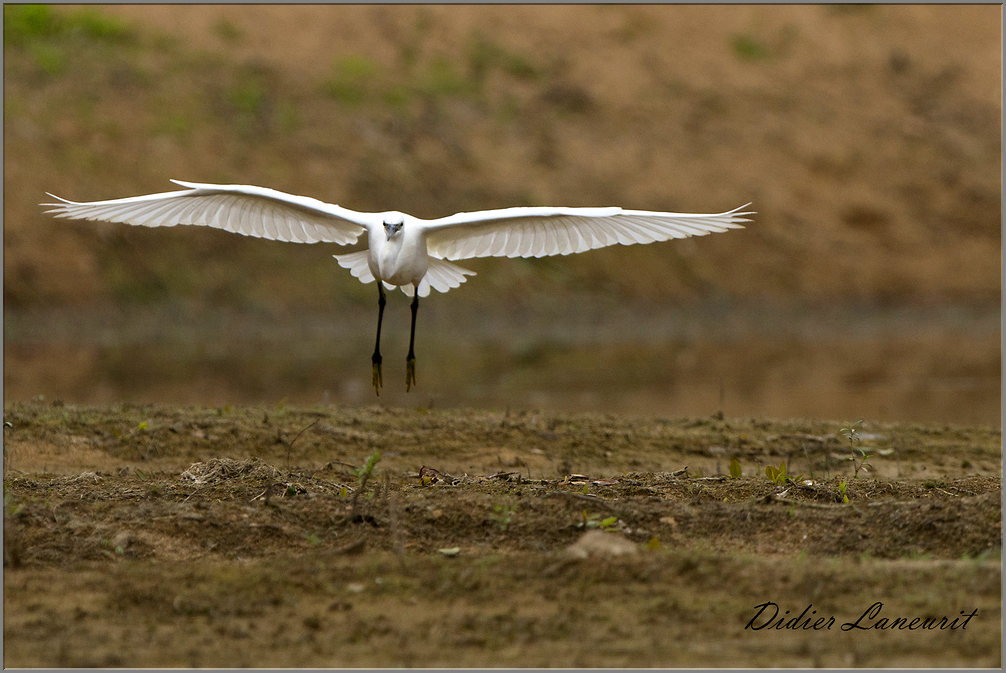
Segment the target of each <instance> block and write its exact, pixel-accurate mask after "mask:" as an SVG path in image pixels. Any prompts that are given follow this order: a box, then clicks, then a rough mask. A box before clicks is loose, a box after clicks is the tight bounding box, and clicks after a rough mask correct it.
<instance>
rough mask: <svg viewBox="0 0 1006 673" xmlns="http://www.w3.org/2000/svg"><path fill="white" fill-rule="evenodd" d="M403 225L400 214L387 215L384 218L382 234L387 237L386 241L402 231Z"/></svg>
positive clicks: (403, 221)
mask: <svg viewBox="0 0 1006 673" xmlns="http://www.w3.org/2000/svg"><path fill="white" fill-rule="evenodd" d="M404 223H405V220H404V218H403V217H402V214H401V213H388V214H387V215H385V216H384V233H385V234H387V235H388V240H389V241H390V240H391V237H392V236H394V235H395V234H397V233H398V232H399V231H401V230H402V225H403V224H404Z"/></svg>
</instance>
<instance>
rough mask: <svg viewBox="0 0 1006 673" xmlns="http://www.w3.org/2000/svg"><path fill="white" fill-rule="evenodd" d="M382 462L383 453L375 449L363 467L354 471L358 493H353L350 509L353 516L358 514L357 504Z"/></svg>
mask: <svg viewBox="0 0 1006 673" xmlns="http://www.w3.org/2000/svg"><path fill="white" fill-rule="evenodd" d="M379 462H381V452H380V451H378V450H377V449H374V452H373V453H372V454H370V455H369V456H367V460H366V461H365V462H364V463H363V467H359V468H357V469H355V470H353V474H355V475H356V484H357V486H356V492H355V493H353V502H352V505H350V509H351V511H352V512H353V514H354V515H355V514H356V502H357V500H359V499H360V494H361V493H362V492H363V489H364V487H365V486H366V485H367V480H368V479H370V477H371V475H372V474H373V473H374V468H375V467H377V464H378V463H379Z"/></svg>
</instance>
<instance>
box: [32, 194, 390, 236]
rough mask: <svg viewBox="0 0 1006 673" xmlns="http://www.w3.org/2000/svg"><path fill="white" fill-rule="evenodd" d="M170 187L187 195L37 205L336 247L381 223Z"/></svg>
mask: <svg viewBox="0 0 1006 673" xmlns="http://www.w3.org/2000/svg"><path fill="white" fill-rule="evenodd" d="M175 182H176V183H177V184H179V185H181V186H183V187H186V189H184V190H182V191H175V192H163V193H160V194H147V195H145V196H134V197H130V198H125V199H114V200H110V201H92V202H80V203H78V202H74V201H67V200H66V199H61V198H59V197H58V196H56V197H53V198H55V199H58V201H59V203H45V204H42V205H44V206H50V207H51V209H50V210H47V211H46V212H48V213H51V214H53V215H55V216H56V217H60V218H68V219H75V220H102V221H106V222H122V223H126V224H133V225H141V226H147V227H173V226H175V225H178V224H188V225H199V226H208V227H213V228H216V229H224V230H226V231H232V232H235V233H238V234H243V235H245V236H255V237H259V238H266V239H272V240H279V241H290V242H294V243H318V242H321V241H325V242H329V243H338V244H341V245H346V244H350V243H355V242H356V240H357V238H359V236H360V234H362V233H363V232H364V231H365V228H366V226H367V225H368V224H370V223H372V222H375V221H377V222H379V221H380V218H381V215H380V214H372V213H359V212H356V211H353V210H349V209H347V208H342V207H340V206H337V205H334V204H330V203H324V202H322V201H318V200H317V199H312V198H308V197H304V196H295V195H293V194H285V193H284V192H279V191H276V190H273V189H266V188H263V187H253V186H250V185H209V184H202V183H194V182H181V181H177V180H176V181H175ZM49 196H52V194H50V195H49Z"/></svg>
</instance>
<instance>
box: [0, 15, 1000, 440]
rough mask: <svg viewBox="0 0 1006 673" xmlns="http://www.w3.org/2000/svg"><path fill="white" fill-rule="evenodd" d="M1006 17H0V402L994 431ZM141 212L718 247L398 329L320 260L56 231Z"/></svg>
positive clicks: (507, 294) (429, 310)
mask: <svg viewBox="0 0 1006 673" xmlns="http://www.w3.org/2000/svg"><path fill="white" fill-rule="evenodd" d="M1001 21H1002V9H1001V7H1000V6H996V5H984V6H954V5H938V6H931V5H924V6H923V5H916V6H904V5H880V6H863V5H845V6H823V5H812V6H612V5H604V6H600V5H597V6H576V7H570V6H274V5H252V6H213V5H161V6H141V5H117V6H88V7H76V6H66V5H63V6H53V7H46V6H29V5H5V6H4V206H3V212H4V275H3V290H4V350H3V352H4V400H5V402H10V401H16V400H28V399H42V400H45V401H47V402H48V401H56V400H63V401H65V402H67V403H116V402H134V403H145V402H171V403H186V404H204V405H213V406H223V405H228V404H240V403H262V404H269V405H273V404H283V403H297V404H315V403H318V404H322V403H326V404H340V405H372V404H375V403H379V404H382V405H383V404H387V405H418V406H424V407H430V406H436V407H452V406H475V407H483V408H496V409H501V410H502V409H504V408H529V407H538V408H544V409H554V410H567V411H601V412H617V413H638V414H655V415H660V416H682V415H710V414H714V413H717V412H719V411H722V412H723V413H724V414H726V415H727V416H761V415H765V416H773V417H818V418H829V419H846V418H855V419H858V418H867V419H877V420H908V421H923V422H939V423H950V424H983V425H992V426H1000V427H1001V381H1002V377H1001V368H1002V349H1001V245H1002V227H1001V210H1002V200H1001V178H1002V176H1001V142H1002V138H1001V95H1002V89H1001V82H1002V69H1001V64H1002V61H1001V58H1002V50H1001V49H1002V41H1001V26H1002V23H1001ZM169 178H177V179H183V180H191V181H201V182H218V183H240V184H253V185H260V186H266V187H271V188H274V189H279V190H282V191H286V192H291V193H294V194H300V195H306V196H312V197H315V198H318V199H321V200H324V201H328V202H332V203H338V204H340V205H342V206H346V207H348V208H352V209H356V210H386V209H397V210H402V211H406V212H409V213H412V214H414V215H417V216H420V217H438V216H443V215H448V214H451V213H454V212H457V211H462V210H477V209H483V208H501V207H508V206H523V205H565V206H609V205H619V206H623V207H626V208H635V209H647V210H671V211H682V212H721V211H724V210H728V209H731V208H734V207H737V206H740V205H742V204H744V203H747V202H749V201H751V202H753V209H754V210H756V211H757V215H756V216H755V217H754V221H753V222H752V223H751V224H750V225H749V226H748V228H747V229H744V230H740V231H731V232H728V233H726V234H716V235H713V236H709V237H706V238H693V239H687V240H684V241H678V242H672V243H666V244H655V245H649V246H633V247H621V246H616V247H614V248H608V249H605V250H601V251H593V252H590V253H587V254H584V255H577V256H571V257H554V258H545V259H539V260H533V259H532V260H523V259H515V260H510V259H484V260H470V261H469V262H467V263H466V264H465V265H466V266H468V267H469V268H471V269H473V270H475V271H477V272H478V276H476V277H475V278H472V279H470V280H469V282H468V283H467V284H465V285H463V286H462V287H460V288H458V289H455V290H452V291H451V292H450V293H449V294H447V295H440V294H438V293H434V294H433V295H431V296H430V297H429V298H428V299H427V300H425V301H424V302H423V303H422V304H421V306H420V311H419V321H418V327H417V337H416V352H417V358H418V367H417V377H418V389H414V390H413V392H412V393H409V394H406V393H405V386H404V370H405V362H404V360H405V352H406V350H407V346H408V327H409V309H408V299H407V298H406V297H405V296H404V295H402V294H401V293H400V292H396V293H394V294H392V295H389V305H388V310H387V311H386V314H385V329H384V339H383V342H384V343H383V349H382V350H383V352H384V356H385V371H384V377H385V388H384V391H383V392H382V395H381V397H380V398H379V399H377V398H375V397H374V392H373V390H372V389H371V387H370V375H371V368H370V353H371V352H372V350H373V335H374V329H375V326H376V318H377V306H376V304H377V301H376V300H377V296H376V295H377V291H376V288H375V286H374V285H367V286H364V285H361V284H360V283H359V282H358V281H357V280H356V279H355V278H352V277H351V276H350V275H349V273H348V272H347V271H345V270H343V269H341V268H339V267H338V266H337V265H336V263H335V261H334V260H333V259H332V258H331V255H332V254H334V253H340V252H346V251H347V250H346V249H342V248H338V247H336V246H323V245H304V246H300V245H291V244H286V243H277V242H269V241H262V240H258V239H250V238H244V237H241V236H235V235H233V234H230V233H226V232H220V231H215V230H203V229H202V228H195V227H177V228H174V229H163V230H161V229H146V228H139V227H135V228H134V227H128V226H125V225H111V224H100V223H87V222H84V223H80V222H67V221H60V220H54V219H52V218H51V217H49V216H46V215H43V214H42V210H43V209H42V208H40V207H38V205H37V204H38V203H39V202H41V201H45V200H47V199H46V197H45V195H44V193H45V192H47V191H49V192H52V193H54V194H58V195H59V196H62V197H66V198H70V199H74V200H80V201H90V200H98V199H111V198H119V197H125V196H133V195H138V194H146V193H152V192H159V191H170V190H171V189H173V188H174V186H173V185H172V184H171V183H169V182H168V179H169Z"/></svg>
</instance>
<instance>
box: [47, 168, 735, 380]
mask: <svg viewBox="0 0 1006 673" xmlns="http://www.w3.org/2000/svg"><path fill="white" fill-rule="evenodd" d="M172 182H174V183H175V184H178V185H180V186H182V187H185V188H186V189H184V190H182V191H175V192H163V193H160V194H148V195H145V196H134V197H130V198H125V199H113V200H110V201H91V202H86V203H77V202H74V201H67V200H66V199H62V198H60V197H58V196H55V195H54V194H48V192H47V194H48V195H49V196H51V197H52V198H54V199H58V200H59V201H60V203H43V204H41V205H43V206H51V207H52V210H48V211H46V212H47V213H52V214H54V215H55V216H56V217H63V218H70V219H76V220H101V221H105V222H124V223H126V224H134V225H141V226H145V227H173V226H175V225H178V224H192V225H203V226H208V227H215V228H217V229H225V230H227V231H233V232H235V233H238V234H244V235H245V236H256V237H259V238H267V239H272V240H278V241H289V242H292V243H319V242H325V243H336V244H338V245H349V244H353V243H356V240H357V238H358V237H359V236H360V235H361V234H363V233H364V232H366V233H367V243H368V249H367V250H362V251H360V252H353V253H349V254H346V255H333V256H334V257H335V259H336V260H338V262H339V265H340V266H342V267H343V268H346V269H349V272H350V273H351V274H352V275H353V276H355V277H356V278H359V279H360V282H362V283H371V282H373V281H375V280H377V281H380V282H379V283H378V284H377V291H378V296H379V299H378V313H377V343H376V345H375V346H374V355H373V357H372V358H371V361H372V365H373V384H374V390H375V391H376V392H377V394H378V395H380V390H381V385H382V384H383V381H382V376H381V322H382V320H383V318H384V305H385V301H386V300H385V295H384V288H385V287H386V288H388V289H389V290H390V289H394V288H395V287H396V286H397V287H399V288H401V290H402V292H404V293H405V294H406V295H407V296H410V297H412V298H413V299H412V329H411V332H410V334H409V354H408V356H407V358H406V371H405V389H406V391H409V390H411V388H412V386H413V385H414V384H415V382H416V355H415V351H414V348H415V338H416V311H417V310H418V308H419V298H420V297H425V296H427V295H429V293H430V288H433V289H435V290H438V291H439V292H447V291H448V290H450V289H451V288H453V287H458V286H459V285H461V283H463V282H465V276H474V275H475V272H474V271H469V270H468V269H464V268H462V267H460V266H458V265H456V264H452V263H451V262H449V261H447V260H459V259H468V258H472V257H544V256H547V255H569V254H571V253H574V252H585V251H587V250H593V249H595V248H603V247H605V246H609V245H615V244H616V243H618V244H621V245H633V244H635V243H654V242H656V241H667V240H670V239H672V238H687V237H689V236H705V235H706V234H709V233H712V232H722V231H726V230H727V229H743V225H742V224H741V222H748V221H749V220H747V219H746V218H745V217H744V216H745V215H751V214H753V213H750V212H739V211H740V210H741V209H742V208H745V207H747V206H748V205H750V204H746V205H744V206H741V207H740V208H735V209H734V210H731V211H728V212H725V213H718V214H710V215H701V214H692V213H661V212H652V211H646V210H623V209H622V208H550V207H521V208H504V209H500V210H481V211H478V212H474V213H457V214H455V215H451V216H449V217H441V218H438V219H435V220H423V219H420V218H418V217H412V216H411V215H406V214H405V213H400V212H398V211H393V210H391V211H385V212H383V213H360V212H356V211H353V210H349V209H347V208H343V207H341V206H337V205H334V204H330V203H324V202H322V201H318V200H317V199H312V198H309V197H306V196H295V195H293V194H285V193H283V192H278V191H276V190H273V189H267V188H264V187H253V186H249V185H210V184H202V183H196V182H182V181H180V180H172Z"/></svg>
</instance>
